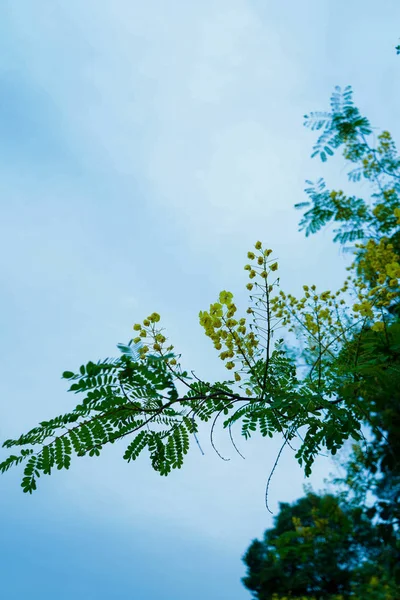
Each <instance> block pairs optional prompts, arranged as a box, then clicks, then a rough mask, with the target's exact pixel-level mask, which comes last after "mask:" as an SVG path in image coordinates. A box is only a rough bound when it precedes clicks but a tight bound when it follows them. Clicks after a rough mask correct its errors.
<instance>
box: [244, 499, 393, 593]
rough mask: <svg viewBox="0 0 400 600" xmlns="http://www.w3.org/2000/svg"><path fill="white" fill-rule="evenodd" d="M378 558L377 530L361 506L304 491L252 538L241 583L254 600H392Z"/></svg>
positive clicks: (282, 505)
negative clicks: (269, 524)
mask: <svg viewBox="0 0 400 600" xmlns="http://www.w3.org/2000/svg"><path fill="white" fill-rule="evenodd" d="M380 557H381V543H380V539H379V532H378V530H377V528H376V527H375V526H374V525H372V524H371V521H370V520H369V519H368V518H367V517H366V515H365V514H364V513H363V512H362V510H361V509H359V508H357V507H355V506H353V505H351V504H346V503H344V502H342V499H341V498H340V497H339V496H333V495H331V494H325V495H323V496H319V495H316V494H314V493H312V492H308V493H307V495H306V496H305V497H303V498H300V499H299V500H297V501H296V502H295V503H294V504H292V505H289V504H286V503H281V504H280V511H279V513H278V515H277V516H276V517H275V518H274V527H273V528H271V529H269V530H267V531H266V532H265V533H264V538H263V540H262V541H260V540H253V542H252V543H251V545H250V547H249V548H248V550H247V552H246V553H245V555H244V557H243V562H244V563H245V564H246V566H247V575H246V576H245V577H244V578H243V579H242V581H243V584H244V585H245V587H246V588H247V589H248V590H250V591H251V592H252V595H253V597H254V598H257V599H258V600H278V599H280V600H281V599H283V598H285V597H286V598H290V599H293V598H299V599H300V598H301V599H303V598H305V599H306V600H307V599H311V598H315V599H316V600H319V599H323V600H339V599H340V600H347V599H349V598H354V600H356V599H358V598H359V599H360V600H361V598H362V599H363V600H368V599H371V600H372V598H374V599H375V598H379V597H380V596H379V595H378V594H379V593H384V595H383V596H382V598H386V599H387V600H390V599H391V600H394V599H395V596H394V595H392V590H391V587H392V589H393V585H392V586H391V585H389V582H388V581H387V578H386V573H385V571H384V569H382V568H381V567H380V566H379V561H380Z"/></svg>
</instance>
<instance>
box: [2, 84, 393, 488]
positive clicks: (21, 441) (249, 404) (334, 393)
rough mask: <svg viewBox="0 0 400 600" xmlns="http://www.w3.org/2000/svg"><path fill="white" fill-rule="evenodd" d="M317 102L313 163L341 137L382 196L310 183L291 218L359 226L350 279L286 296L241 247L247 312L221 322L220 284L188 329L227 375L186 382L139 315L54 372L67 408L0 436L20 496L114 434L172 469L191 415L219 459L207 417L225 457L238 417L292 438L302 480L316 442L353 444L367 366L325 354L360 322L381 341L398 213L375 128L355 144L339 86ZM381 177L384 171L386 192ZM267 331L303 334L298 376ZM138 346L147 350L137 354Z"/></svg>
mask: <svg viewBox="0 0 400 600" xmlns="http://www.w3.org/2000/svg"><path fill="white" fill-rule="evenodd" d="M331 105H332V112H331V113H323V114H320V113H311V115H310V117H307V119H308V120H307V123H310V124H311V125H310V126H311V128H315V129H317V130H319V129H322V128H324V133H323V134H322V136H321V137H320V139H319V141H318V143H317V146H316V150H315V151H314V154H315V153H316V152H317V153H319V155H320V156H321V158H322V159H323V160H324V155H323V154H321V153H322V152H325V158H326V155H327V154H328V155H330V154H331V153H333V151H334V150H335V149H336V148H338V147H339V146H341V145H344V148H345V156H346V158H347V159H348V160H350V161H352V162H357V161H361V162H362V172H363V175H364V177H365V178H367V179H370V180H371V181H372V182H373V183H374V184H376V185H377V186H378V188H379V193H381V195H383V196H384V198H385V199H386V200H385V201H386V204H384V206H383V208H382V202H381V203H380V204H379V205H378V206H381V208H379V210H378V208H377V207H376V210H375V209H374V210H372V211H370V210H369V209H368V207H367V206H366V204H365V203H363V201H361V200H360V201H359V200H355V199H353V200H352V199H348V198H346V199H345V198H344V196H343V194H340V193H335V194H336V195H335V194H334V193H333V192H332V193H330V194H328V192H327V191H326V190H325V188H324V187H322V188H320V189H319V191H318V189H317V191H315V193H314V192H313V193H314V195H313V196H312V200H313V203H314V205H313V207H312V208H311V209H310V210H308V211H307V212H306V214H305V216H304V219H303V224H304V226H305V227H306V228H308V229H307V231H306V233H309V232H310V231H317V230H318V229H319V228H321V227H322V226H323V225H324V224H325V223H327V222H328V221H329V219H332V218H334V219H336V220H339V221H342V222H343V223H344V224H345V226H349V228H348V230H349V231H353V232H354V230H355V229H356V228H360V227H362V226H363V225H364V224H366V225H367V228H369V230H370V231H372V232H375V237H376V240H375V238H371V239H370V240H368V242H367V244H365V245H360V246H359V248H358V249H357V251H356V260H355V262H354V263H353V265H352V268H353V269H355V270H356V275H357V276H356V277H354V278H353V277H351V276H349V277H347V279H346V281H345V283H344V285H343V287H342V288H341V289H340V290H338V291H336V292H331V291H323V292H321V293H318V292H317V290H316V287H315V286H314V285H311V286H307V285H305V286H304V296H303V297H302V298H300V299H296V298H295V297H294V296H292V295H291V294H287V295H286V294H285V293H284V292H283V290H279V291H278V289H277V288H279V278H278V277H277V271H278V263H277V261H276V260H275V259H274V258H271V253H272V250H271V249H263V246H262V243H261V242H260V241H257V242H256V244H255V251H256V252H253V251H251V252H248V254H247V257H248V260H249V261H250V262H249V263H248V264H246V265H245V267H244V269H245V271H247V272H248V277H249V279H250V281H249V283H247V285H246V287H247V289H248V290H249V292H250V306H249V307H248V308H247V315H249V316H248V317H241V318H235V314H236V312H237V307H236V305H235V303H234V301H233V294H232V293H231V292H228V291H226V290H224V291H222V292H221V293H220V295H219V301H218V302H214V303H213V304H211V305H210V308H209V310H208V311H200V313H199V320H200V324H201V326H202V327H203V328H204V330H205V333H206V335H207V336H208V337H209V338H210V339H211V340H212V342H213V345H214V347H215V349H216V350H218V351H219V357H220V358H221V360H223V361H224V364H225V367H226V368H227V370H229V371H233V376H234V378H233V380H229V381H223V382H215V383H209V382H205V381H201V380H200V379H198V378H197V377H196V376H195V375H194V373H193V371H192V374H193V378H194V379H195V381H194V380H193V378H191V377H188V373H187V372H186V371H183V370H182V368H181V365H180V363H179V362H178V360H179V358H180V355H176V354H174V353H173V352H172V350H173V348H174V347H173V346H172V345H170V346H168V347H166V337H165V336H164V335H163V333H162V331H163V330H162V329H159V328H158V326H157V323H158V322H159V321H160V316H159V315H158V314H157V313H152V314H151V315H150V316H149V317H147V318H146V319H144V320H143V323H142V324H139V323H137V324H135V325H134V327H133V329H134V331H135V332H136V337H135V338H134V339H133V340H131V341H130V342H129V344H128V345H126V346H124V345H119V347H120V350H121V352H122V357H121V358H119V359H112V360H109V359H107V360H105V361H99V362H97V363H93V362H89V363H87V364H86V365H83V366H81V367H80V370H79V372H78V373H74V372H72V371H67V372H65V373H64V374H63V377H64V379H67V380H70V381H71V382H72V385H71V386H70V390H69V391H72V392H75V393H79V394H83V395H84V398H83V400H81V403H80V404H78V405H77V406H76V407H75V408H74V409H73V410H72V411H71V412H69V413H67V414H65V415H61V416H59V417H56V418H55V419H52V420H50V421H43V422H41V423H40V424H39V426H37V427H35V428H34V429H32V430H31V431H29V432H28V433H27V434H24V435H22V436H20V437H19V438H18V439H16V440H7V441H6V442H4V444H3V446H4V447H5V448H8V449H10V448H12V447H14V446H19V447H22V449H21V451H20V453H19V454H12V455H11V456H9V457H8V458H6V459H5V460H4V461H3V462H2V463H0V470H1V471H3V472H4V471H6V470H8V469H9V468H10V467H11V466H13V465H18V464H20V463H22V462H25V463H26V464H25V470H24V477H23V482H22V487H23V490H24V491H25V492H30V493H31V492H32V491H33V490H35V489H36V482H37V478H38V477H39V476H40V475H41V474H50V473H51V471H52V468H53V467H54V466H56V467H57V468H58V469H63V468H66V469H68V468H69V466H70V463H71V456H72V454H73V453H74V454H76V455H77V456H84V455H87V454H88V455H89V456H98V455H99V454H100V451H101V450H102V448H103V447H104V446H105V445H107V444H110V443H114V442H115V441H117V440H120V439H122V438H123V437H126V436H130V442H129V445H128V447H127V448H126V450H125V454H124V458H125V459H126V460H127V461H131V460H135V459H136V458H137V457H138V456H139V455H140V454H141V453H142V451H144V450H145V449H147V451H148V452H149V455H150V461H151V464H152V466H153V468H154V469H155V470H156V471H158V472H159V473H160V474H161V475H167V474H168V473H169V472H170V471H171V470H172V469H175V468H180V467H181V466H182V464H183V460H184V456H185V455H186V454H187V452H188V451H189V446H190V439H191V436H193V437H194V438H195V439H196V441H197V443H199V441H198V439H197V435H196V434H197V432H198V423H199V422H200V421H204V422H207V421H210V420H211V419H212V425H211V432H210V439H211V444H212V446H213V448H214V450H215V451H216V452H217V453H218V454H219V455H220V453H219V452H218V450H217V449H216V447H215V444H214V441H213V431H214V428H215V425H216V423H217V422H218V420H219V419H220V417H221V415H223V416H224V421H223V426H224V428H226V429H228V431H229V435H230V438H231V441H232V444H233V446H234V448H235V450H237V452H239V450H238V449H237V446H236V444H235V442H234V440H233V435H232V428H233V426H234V424H235V423H236V422H239V421H240V423H241V433H242V435H243V437H244V438H245V439H248V438H249V437H250V436H251V435H252V433H254V432H255V431H256V430H257V429H258V430H259V431H260V433H261V435H263V436H269V437H272V436H273V435H276V434H278V435H281V436H282V438H283V445H286V444H288V445H289V446H290V447H292V446H291V442H292V440H293V439H294V438H295V437H297V438H298V439H299V440H300V444H299V448H298V449H297V450H296V458H297V460H298V462H299V464H300V465H301V466H303V467H304V472H305V474H306V475H307V476H308V475H310V473H311V470H312V465H313V462H314V460H315V457H316V455H317V454H318V453H319V452H320V451H321V449H322V448H326V449H328V451H329V452H331V453H332V454H335V453H336V452H337V451H338V450H339V449H340V448H341V447H342V446H343V444H344V442H345V441H346V440H348V439H353V440H356V441H357V440H358V441H360V440H361V439H362V432H361V428H362V424H363V423H364V422H365V419H366V416H365V410H364V408H363V406H362V403H360V397H359V393H361V392H360V390H358V391H357V393H356V388H355V387H354V386H355V381H358V379H359V378H360V377H361V378H362V370H363V369H364V372H365V369H366V370H367V371H368V370H370V369H371V368H372V366H371V362H370V361H369V362H368V360H369V359H368V357H367V358H365V356H364V355H363V354H362V353H358V355H357V362H356V364H352V366H351V368H349V363H348V361H342V360H340V359H338V356H339V355H340V352H341V350H342V349H343V345H344V344H346V343H347V341H348V340H349V339H350V337H351V336H352V337H353V339H354V340H357V339H361V336H362V335H363V334H364V331H365V329H366V328H367V327H370V328H371V329H372V330H374V331H376V335H377V339H378V338H379V339H382V340H383V339H385V337H386V336H387V335H388V327H389V324H390V322H391V321H393V320H394V317H393V315H391V313H388V315H384V311H385V310H386V309H388V308H390V307H391V306H392V304H391V303H392V302H393V300H396V299H397V297H398V279H399V278H400V258H399V256H398V254H397V248H398V244H397V242H396V241H395V237H396V235H397V224H398V222H399V215H400V206H399V203H398V196H397V194H398V182H397V180H396V177H397V178H400V175H398V168H399V160H398V158H397V156H396V154H395V148H394V143H393V142H392V140H391V137H390V134H388V133H387V132H384V133H383V134H382V135H381V136H380V137H379V139H380V145H379V147H378V148H377V149H376V150H373V149H371V148H370V146H369V145H368V144H367V142H366V136H368V135H369V134H370V131H371V127H370V125H369V122H368V121H367V119H365V118H364V117H362V116H361V115H360V113H359V111H358V109H356V108H355V107H354V106H353V101H352V94H351V89H350V88H346V89H345V91H344V93H343V94H341V92H340V89H339V88H338V89H337V90H336V91H335V94H334V95H333V97H332V102H331ZM321 148H324V150H321ZM327 148H329V149H330V150H331V152H329V151H328V150H327ZM385 178H386V179H385ZM388 178H390V179H391V181H392V180H393V179H395V180H396V181H395V182H394V183H393V181H392V182H391V187H390V189H389V188H388V186H389V183H387V181H386V180H387V179H388ZM321 185H322V184H321ZM385 194H386V195H385ZM321 215H322V216H321ZM365 231H367V230H365ZM365 235H366V234H365ZM388 235H391V236H392V238H388V237H387V236H388ZM382 236H383V237H382ZM344 239H345V238H343V236H342V237H341V238H340V241H341V242H342V243H344V242H343V240H344ZM396 239H397V238H396ZM389 241H391V243H389ZM396 244H397V245H396ZM388 283H389V285H388ZM350 288H351V289H350ZM351 291H353V292H354V293H355V294H356V295H357V298H358V302H357V303H356V304H354V306H353V307H352V310H350V309H351V307H349V306H347V305H346V301H345V300H344V299H343V295H344V294H346V293H347V292H351ZM247 319H249V320H250V319H251V321H252V322H250V323H248V321H247ZM281 327H286V328H287V329H288V331H292V332H295V333H296V334H297V338H298V340H299V341H301V340H302V339H303V340H304V341H305V343H306V349H305V350H304V352H303V358H304V359H305V361H306V364H307V365H308V366H309V371H308V373H307V374H306V375H305V376H303V377H299V375H298V370H297V367H296V358H295V354H296V352H294V351H293V350H292V349H290V348H288V347H287V346H286V345H285V344H284V339H283V338H280V339H278V340H277V341H275V343H273V337H274V334H275V333H276V332H277V331H278V329H280V328H281ZM150 346H151V349H152V351H154V354H149V352H150ZM177 359H178V360H177ZM176 382H180V383H181V384H183V385H184V386H185V389H186V393H183V394H179V393H178V389H177V387H176V385H175V383H176ZM352 386H353V387H352ZM350 392H351V393H350ZM300 432H301V433H300ZM239 454H240V452H239ZM220 456H221V455H220ZM221 458H224V457H222V456H221ZM225 460H226V459H225Z"/></svg>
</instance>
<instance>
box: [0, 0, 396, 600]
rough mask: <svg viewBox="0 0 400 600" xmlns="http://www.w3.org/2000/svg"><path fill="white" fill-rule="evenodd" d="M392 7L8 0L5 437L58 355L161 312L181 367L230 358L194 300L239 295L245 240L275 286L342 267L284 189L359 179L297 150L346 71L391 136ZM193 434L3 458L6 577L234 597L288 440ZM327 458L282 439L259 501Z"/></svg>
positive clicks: (211, 375) (104, 343)
mask: <svg viewBox="0 0 400 600" xmlns="http://www.w3.org/2000/svg"><path fill="white" fill-rule="evenodd" d="M399 22H400V5H399V3H398V2H397V1H395V0H392V1H390V0H388V1H387V2H386V3H385V10H382V7H381V5H380V4H379V3H378V4H377V3H376V2H374V1H372V0H367V1H365V2H363V3H362V6H361V3H349V2H345V1H344V0H336V1H335V2H334V3H333V2H329V1H327V0H304V1H303V2H297V1H296V0H288V2H286V3H282V2H279V1H278V0H273V1H272V0H264V1H263V2H261V1H256V0H253V1H250V0H229V2H228V0H214V1H212V2H211V1H210V0H204V1H203V2H201V3H200V2H199V3H188V2H183V1H182V0H180V1H177V0H170V2H165V3H164V2H161V1H160V0H148V1H147V2H139V1H137V0H130V1H127V0H126V1H125V0H113V2H105V1H104V0H86V1H85V2H81V1H80V0H79V1H78V0H70V2H68V3H64V2H59V1H57V0H36V2H34V3H33V2H30V1H28V0H20V1H19V2H15V1H7V0H3V2H2V3H1V6H0V202H1V219H0V249H1V252H0V269H1V273H2V276H1V288H2V293H1V300H0V302H1V305H2V306H1V308H2V310H1V312H0V320H1V324H0V326H1V330H2V332H3V335H2V338H3V343H2V344H1V347H0V359H1V364H2V367H3V369H4V370H3V377H2V378H1V380H0V439H1V441H2V440H4V439H8V438H13V437H17V436H19V435H20V434H21V433H22V432H24V431H26V430H28V429H30V428H31V427H33V426H35V425H36V424H37V423H38V422H39V421H42V420H45V419H47V418H51V417H53V416H55V415H58V414H62V413H63V412H67V411H68V410H70V409H71V408H73V406H75V403H76V402H75V401H76V399H77V398H76V397H75V396H72V394H68V393H67V386H66V382H63V381H62V380H61V373H62V372H63V371H64V370H67V369H68V370H74V369H76V368H77V367H79V365H80V364H82V363H85V362H87V361H89V360H94V361H97V360H98V359H100V358H104V357H107V356H113V355H115V356H117V355H118V350H117V348H116V344H117V343H119V342H125V343H126V342H128V341H129V339H131V337H132V325H133V323H135V322H140V321H142V320H143V318H145V317H146V316H147V315H148V314H150V313H151V312H153V311H156V312H158V313H159V314H160V315H161V322H160V324H162V326H163V327H165V329H166V332H167V336H168V338H169V340H170V343H172V344H173V345H174V346H175V349H176V351H177V352H179V353H180V354H181V355H182V359H181V362H182V366H183V368H185V369H187V370H190V369H194V371H195V373H196V375H197V376H199V377H203V378H204V379H206V380H212V379H214V380H215V379H217V380H218V379H220V378H221V377H222V378H223V379H227V378H228V377H227V371H226V370H225V369H224V367H223V365H222V363H221V362H220V361H219V359H218V356H217V352H216V351H215V350H214V348H213V346H212V343H211V342H210V340H209V339H208V338H206V336H205V335H204V333H203V331H202V329H201V327H200V325H199V324H198V313H199V310H205V309H207V308H208V307H209V304H210V303H211V302H214V301H216V299H217V296H218V294H219V292H220V291H221V290H222V289H227V290H230V291H232V292H233V293H234V294H235V298H236V299H237V305H238V307H239V309H240V308H242V310H243V312H244V310H245V308H247V305H248V304H247V303H248V299H247V292H246V290H245V285H246V283H247V278H246V273H245V271H243V266H244V264H245V263H246V262H247V259H246V255H247V252H248V251H249V250H251V249H252V248H253V246H254V243H255V241H257V240H261V241H262V242H263V244H265V246H266V247H270V248H272V249H273V251H274V254H273V256H275V257H276V258H277V260H278V262H279V276H280V283H281V287H282V289H284V290H285V291H286V292H289V293H293V294H296V293H297V294H299V293H300V291H301V287H302V285H303V284H305V283H308V284H309V285H310V284H312V283H315V284H316V285H317V286H318V289H320V290H321V291H323V290H325V289H338V288H339V287H341V284H342V282H343V280H344V278H345V277H346V275H347V272H346V270H345V267H346V266H347V265H348V264H349V259H348V258H347V259H346V257H344V256H343V255H342V254H341V253H340V249H339V247H338V246H337V245H335V244H333V243H332V232H331V231H329V230H328V231H324V232H323V233H321V234H319V235H317V236H312V237H309V238H306V237H305V236H304V233H302V232H299V231H298V222H299V220H300V218H301V213H300V212H299V211H296V210H295V209H294V208H293V206H294V204H295V203H297V202H301V201H304V200H305V199H306V196H305V194H304V191H303V190H304V187H305V186H304V181H305V180H306V179H311V180H316V179H317V178H319V177H321V176H323V177H325V178H326V180H327V182H328V184H329V186H331V187H334V186H337V185H341V186H347V187H346V189H351V190H352V187H351V186H354V184H349V183H347V182H346V177H345V164H344V162H343V160H342V159H341V158H340V157H338V158H337V159H335V160H332V161H329V162H328V163H327V164H322V163H321V162H320V161H319V159H318V160H317V159H313V160H311V159H310V154H311V150H312V145H313V143H314V142H315V139H316V138H315V134H313V133H311V132H310V131H309V130H307V129H306V128H304V127H303V115H304V114H306V113H308V112H310V111H312V110H328V109H329V98H330V94H331V92H332V91H333V88H334V86H335V85H341V86H345V85H348V84H350V85H352V86H353V89H354V98H355V102H356V104H357V106H359V108H360V110H361V111H362V113H363V114H365V115H366V116H367V117H368V118H369V119H370V120H371V123H372V124H373V125H374V126H375V127H377V128H378V129H381V128H386V129H389V130H390V131H391V132H392V134H393V135H394V137H395V139H396V136H397V139H398V138H399V134H400V131H399V122H398V119H397V110H398V98H399V92H400V83H399V81H400V78H399V65H400V63H399V58H398V57H396V53H395V50H394V47H395V45H396V44H397V43H398V38H399V35H400V33H399V30H398V23H399ZM353 193H358V194H360V195H361V194H367V193H368V190H367V189H366V188H365V187H364V188H363V186H362V185H361V186H360V185H358V190H357V191H354V192H353ZM200 441H201V443H202V447H203V450H204V452H205V455H204V456H202V455H201V453H200V451H199V449H198V448H197V446H196V444H193V447H192V449H191V451H190V453H189V455H188V456H187V459H186V461H185V464H184V467H183V468H182V469H181V470H180V471H176V472H173V473H172V474H171V475H170V476H169V477H167V478H161V477H160V476H159V475H158V474H156V473H155V472H153V471H152V469H151V466H150V464H149V461H148V459H147V457H146V456H143V457H141V458H140V459H139V460H138V461H136V462H134V463H130V464H127V463H126V462H125V461H123V459H122V455H123V452H124V448H125V446H126V444H125V445H124V443H121V444H115V445H114V446H113V447H112V448H106V449H104V450H103V452H102V455H101V457H100V458H98V459H90V458H89V459H87V458H84V459H79V460H77V459H75V461H73V464H72V466H71V469H70V470H69V471H68V472H65V471H63V472H61V473H59V472H56V473H54V474H52V476H51V477H44V478H41V479H40V480H39V485H38V491H37V492H35V493H34V494H33V495H32V496H28V495H24V494H23V493H22V490H21V488H20V479H21V471H18V470H17V469H15V470H14V471H9V472H8V473H6V474H5V475H3V476H1V478H0V509H1V510H0V515H1V516H0V529H1V532H2V535H1V540H0V564H1V570H0V572H1V577H0V586H1V593H0V595H1V597H4V598H7V600H19V599H22V598H26V597H27V595H28V594H29V597H30V598H31V599H32V600H36V599H38V600H39V599H40V600H48V599H50V598H54V597H57V598H59V599H60V600H64V599H66V598H71V597H74V598H76V600H80V599H81V598H82V599H83V598H84V599H85V600H91V599H93V600H94V599H96V600H103V599H106V598H107V599H109V598H113V599H115V600H119V599H122V598H124V599H125V598H138V599H141V598H146V599H153V598H154V599H155V598H157V599H160V600H164V599H165V600H169V599H171V600H172V599H173V600H187V599H188V598H190V600H204V598H207V599H208V600H217V599H218V600H219V599H221V598H226V599H229V600H245V599H246V598H250V594H249V592H248V591H247V590H245V588H244V587H243V586H242V584H241V582H240V578H241V577H243V576H244V575H245V568H244V565H243V563H242V561H241V558H242V556H243V554H244V553H245V551H246V549H247V547H248V546H249V544H250V542H251V540H252V539H254V538H256V537H258V538H260V537H261V536H262V534H263V532H264V530H265V529H266V528H268V527H271V525H272V516H271V515H270V514H269V513H268V512H267V510H266V508H265V501H264V492H265V484H266V480H267V478H268V475H269V472H270V470H271V468H272V466H273V463H274V461H275V458H276V454H277V452H278V451H279V447H280V445H281V440H280V439H278V438H277V439H274V440H269V439H268V440H266V439H258V438H257V439H256V438H255V439H252V440H250V441H247V442H245V440H244V439H243V438H240V436H238V439H237V443H238V445H239V447H240V449H241V451H242V452H243V454H244V455H245V457H246V460H243V459H242V458H241V457H240V456H238V455H236V454H235V453H234V452H232V448H231V447H230V445H229V443H227V440H226V432H223V431H220V432H218V434H217V437H216V442H217V443H218V444H219V447H220V448H221V449H223V450H224V452H225V453H226V454H229V456H230V458H231V460H230V461H229V462H225V461H221V460H220V459H219V458H218V456H217V455H216V454H215V453H214V452H213V450H212V448H211V447H210V444H209V442H208V439H207V435H206V432H205V434H204V436H203V437H200ZM3 455H4V456H5V455H6V454H5V452H4V451H3V450H2V451H1V454H0V456H3ZM334 469H335V465H334V464H333V462H332V461H331V460H330V459H329V458H328V457H319V458H318V460H317V462H316V465H315V469H314V473H313V475H312V477H311V478H310V479H308V480H305V478H304V476H303V473H302V471H301V470H300V467H299V466H298V464H297V463H296V461H295V459H294V457H293V454H291V452H290V451H288V450H285V452H284V453H283V455H282V458H281V461H280V463H279V465H278V468H277V470H276V472H275V475H274V478H273V480H272V483H271V489H270V506H271V508H272V510H273V511H274V512H275V514H276V511H277V510H278V506H279V502H293V501H295V500H296V499H297V498H299V497H300V496H301V495H302V494H303V485H304V483H309V482H311V483H312V484H313V486H314V488H315V489H316V490H318V489H319V488H321V487H323V480H324V478H325V477H327V476H328V475H329V473H330V472H334Z"/></svg>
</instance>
